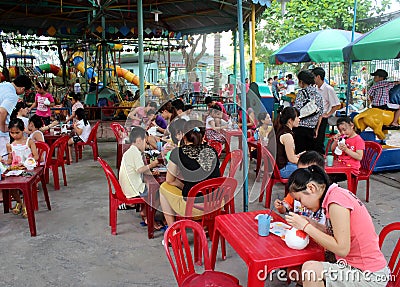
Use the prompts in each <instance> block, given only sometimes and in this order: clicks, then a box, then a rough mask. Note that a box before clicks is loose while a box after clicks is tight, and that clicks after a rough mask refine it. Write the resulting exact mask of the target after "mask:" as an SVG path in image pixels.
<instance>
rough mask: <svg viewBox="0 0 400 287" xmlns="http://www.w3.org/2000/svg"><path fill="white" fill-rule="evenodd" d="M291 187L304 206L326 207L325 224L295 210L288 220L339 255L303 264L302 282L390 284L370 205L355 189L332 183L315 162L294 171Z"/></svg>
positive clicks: (309, 284)
mask: <svg viewBox="0 0 400 287" xmlns="http://www.w3.org/2000/svg"><path fill="white" fill-rule="evenodd" d="M288 186H289V192H290V194H291V195H292V196H293V198H294V199H296V200H298V201H300V202H301V204H302V205H303V206H305V207H307V208H308V209H310V210H312V211H313V212H316V211H318V210H319V209H320V208H322V210H323V211H324V212H325V215H326V226H325V228H324V227H323V226H321V225H319V224H318V223H316V222H314V221H312V220H310V219H309V218H307V217H304V216H301V215H298V214H294V213H289V215H287V216H286V220H287V222H288V223H289V224H290V225H292V226H293V227H295V228H297V229H299V230H302V231H304V232H305V233H307V234H308V235H309V236H310V237H311V238H313V239H314V241H315V242H317V243H319V244H320V245H321V246H322V247H324V248H325V249H327V250H328V251H331V252H333V253H334V254H335V257H336V260H337V262H336V263H329V262H318V261H307V262H306V263H304V264H303V267H302V275H303V276H302V279H303V286H361V287H363V286H371V287H372V286H386V283H387V281H388V279H389V274H390V271H389V268H388V267H387V262H386V259H385V257H384V255H383V254H382V252H381V251H380V249H379V244H378V235H377V234H376V232H375V228H374V224H373V222H372V219H371V216H370V214H369V213H368V210H367V208H366V207H365V205H364V204H363V203H362V202H361V201H360V200H359V199H358V198H357V197H356V196H355V195H354V194H353V193H351V192H350V191H348V190H346V189H343V188H340V187H339V186H338V185H337V184H332V185H330V181H329V178H328V176H327V174H326V173H325V171H324V170H323V169H321V168H320V167H318V166H315V165H313V166H310V167H308V168H302V169H298V170H296V171H295V172H294V173H292V175H291V176H290V177H289V182H288ZM309 274H311V275H312V276H309Z"/></svg>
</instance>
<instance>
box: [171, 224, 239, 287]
mask: <svg viewBox="0 0 400 287" xmlns="http://www.w3.org/2000/svg"><path fill="white" fill-rule="evenodd" d="M187 230H189V231H191V232H193V234H194V238H196V239H195V240H197V241H198V243H199V246H197V247H196V246H195V247H194V249H195V252H196V248H198V249H197V252H201V253H202V255H203V257H204V272H203V273H202V274H198V273H196V272H195V268H194V262H193V256H192V251H191V248H190V245H189V241H188V236H187V233H188V231H187ZM164 242H165V244H164V249H165V253H166V254H167V257H168V260H169V262H170V264H171V267H172V271H173V272H174V275H175V279H176V281H177V283H178V286H179V287H183V286H190V287H196V286H199V287H200V286H201V287H204V286H224V287H229V286H240V285H239V280H238V279H237V278H235V277H233V276H232V275H229V274H226V273H223V272H218V271H214V270H213V269H212V267H211V260H210V255H209V252H208V244H207V238H206V235H205V233H204V230H203V228H202V227H201V226H200V225H199V224H198V223H196V222H194V221H191V220H180V221H177V222H175V223H174V224H172V225H171V226H170V227H169V228H168V229H167V231H166V232H165V233H164ZM195 242H196V241H195ZM170 249H172V252H171V251H170ZM173 255H174V257H175V258H173V257H172V256H173Z"/></svg>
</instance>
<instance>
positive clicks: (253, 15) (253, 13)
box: [251, 4, 256, 82]
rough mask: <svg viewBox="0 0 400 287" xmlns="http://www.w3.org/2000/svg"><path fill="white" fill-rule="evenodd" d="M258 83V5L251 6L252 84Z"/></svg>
mask: <svg viewBox="0 0 400 287" xmlns="http://www.w3.org/2000/svg"><path fill="white" fill-rule="evenodd" d="M255 81H256V5H255V4H251V82H255Z"/></svg>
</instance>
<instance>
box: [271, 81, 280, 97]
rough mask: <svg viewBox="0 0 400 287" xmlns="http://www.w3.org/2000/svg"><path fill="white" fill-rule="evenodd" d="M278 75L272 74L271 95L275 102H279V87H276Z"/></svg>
mask: <svg viewBox="0 0 400 287" xmlns="http://www.w3.org/2000/svg"><path fill="white" fill-rule="evenodd" d="M278 84H279V83H278V76H274V80H273V81H272V95H273V96H274V98H275V103H279V88H278Z"/></svg>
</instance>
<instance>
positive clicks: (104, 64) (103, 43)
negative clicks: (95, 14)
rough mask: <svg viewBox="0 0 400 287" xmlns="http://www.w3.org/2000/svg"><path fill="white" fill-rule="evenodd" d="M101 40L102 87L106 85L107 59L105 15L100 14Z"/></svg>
mask: <svg viewBox="0 0 400 287" xmlns="http://www.w3.org/2000/svg"><path fill="white" fill-rule="evenodd" d="M101 28H102V29H103V31H102V32H101V41H102V45H101V46H102V58H103V59H102V70H103V88H105V87H107V74H106V68H107V66H106V61H107V42H106V16H104V14H103V15H102V16H101Z"/></svg>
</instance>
